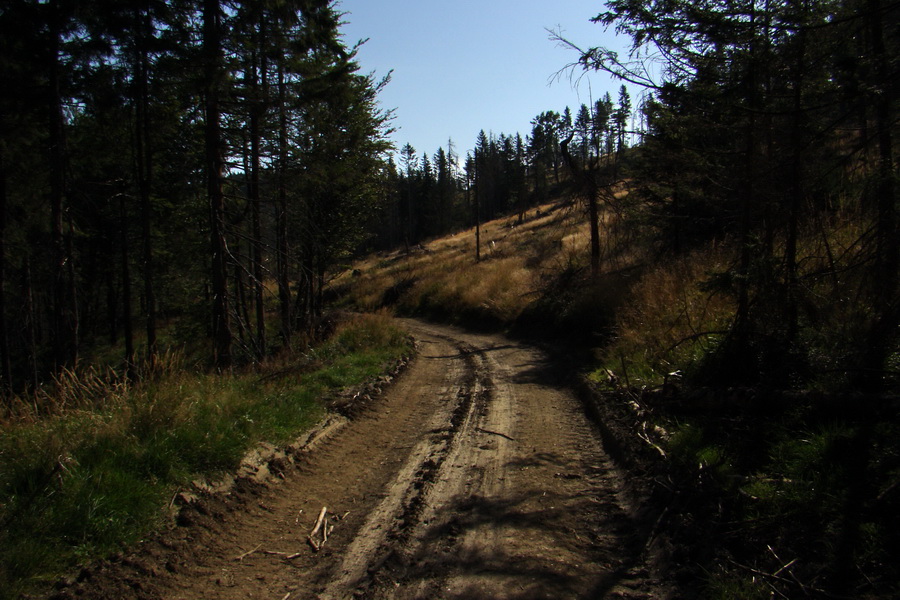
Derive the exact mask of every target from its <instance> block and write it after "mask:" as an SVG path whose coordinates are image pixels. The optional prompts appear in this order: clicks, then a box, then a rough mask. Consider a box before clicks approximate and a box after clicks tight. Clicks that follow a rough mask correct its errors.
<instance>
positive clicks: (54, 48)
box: [47, 0, 76, 369]
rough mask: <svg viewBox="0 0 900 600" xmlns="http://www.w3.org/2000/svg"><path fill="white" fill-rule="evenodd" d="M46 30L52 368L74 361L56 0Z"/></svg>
mask: <svg viewBox="0 0 900 600" xmlns="http://www.w3.org/2000/svg"><path fill="white" fill-rule="evenodd" d="M49 8H50V32H49V36H50V37H49V46H50V47H49V56H48V65H47V66H48V76H49V77H48V96H47V100H48V105H47V108H48V134H49V135H48V146H49V148H48V149H49V170H50V222H51V245H52V248H53V270H52V271H51V272H52V274H53V323H54V326H53V357H54V363H55V367H56V369H61V368H63V367H65V366H68V365H71V364H73V363H74V361H75V345H76V343H75V331H74V327H73V307H72V301H73V298H70V297H69V286H68V285H67V281H66V279H67V271H68V270H67V263H68V262H69V259H70V258H71V257H70V256H67V255H66V239H65V235H64V233H63V206H64V204H65V193H66V169H65V162H66V157H65V139H64V131H63V109H62V99H61V97H60V81H59V78H60V73H59V70H60V60H59V52H60V38H61V36H62V31H61V27H62V25H61V23H60V20H61V15H60V14H59V13H60V8H59V2H58V1H57V0H51V2H50V6H49Z"/></svg>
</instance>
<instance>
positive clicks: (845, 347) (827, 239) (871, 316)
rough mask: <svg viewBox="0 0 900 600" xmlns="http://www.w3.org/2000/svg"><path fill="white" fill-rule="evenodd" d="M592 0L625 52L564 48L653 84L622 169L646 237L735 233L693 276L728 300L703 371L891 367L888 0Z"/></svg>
mask: <svg viewBox="0 0 900 600" xmlns="http://www.w3.org/2000/svg"><path fill="white" fill-rule="evenodd" d="M607 9H608V10H607V12H604V13H602V14H600V15H599V16H598V17H597V18H596V22H598V23H600V24H603V25H606V26H610V27H615V28H616V30H617V31H619V32H621V33H625V34H629V35H630V36H631V37H632V38H633V41H634V47H633V50H634V51H633V52H632V53H631V54H630V56H631V57H632V58H631V59H628V60H625V59H621V58H620V56H619V55H618V54H616V53H615V52H613V51H609V50H606V49H603V48H592V49H587V50H583V51H582V52H581V55H580V65H581V66H582V67H584V68H585V69H603V70H606V71H609V72H611V73H613V74H615V75H617V76H618V77H620V78H622V79H623V80H626V81H630V82H632V83H634V84H636V85H641V86H643V87H645V88H647V89H648V90H649V91H650V92H651V100H650V102H648V103H647V104H646V108H645V117H646V123H647V131H646V133H645V136H644V143H643V145H642V148H641V149H640V152H639V157H640V161H639V162H638V163H637V164H635V165H634V170H633V171H632V173H631V176H632V177H634V182H635V184H636V185H635V189H636V192H638V193H637V194H635V195H634V196H633V197H634V198H635V199H636V200H638V201H639V202H640V205H641V210H642V214H643V215H644V216H645V218H646V220H647V222H649V223H650V224H651V225H652V232H653V233H654V235H655V239H656V242H657V244H658V248H659V249H660V251H662V252H663V253H665V254H668V255H672V254H673V253H674V254H675V255H679V254H684V253H685V252H688V251H689V250H690V249H692V248H695V247H697V246H698V245H700V244H707V243H709V242H710V241H711V240H718V241H719V242H720V243H725V244H726V245H728V247H730V248H735V249H736V250H735V254H734V261H733V264H732V267H731V268H730V269H729V270H728V271H727V272H724V273H718V274H714V275H711V277H710V280H709V282H708V287H709V292H710V293H711V294H725V295H727V296H729V297H730V298H732V299H733V301H734V303H735V306H736V312H735V316H734V321H733V323H732V324H731V326H730V329H729V331H728V332H727V336H726V337H725V338H724V341H722V342H720V343H718V344H716V345H715V348H714V351H713V352H712V355H711V357H710V359H709V361H708V363H707V364H708V367H709V368H708V369H706V370H705V371H704V372H702V373H700V374H698V376H700V378H701V380H703V381H708V382H719V383H728V384H734V383H744V384H758V383H765V384H767V385H797V384H802V382H804V381H808V380H809V379H810V377H811V376H812V375H813V373H814V372H815V373H816V374H817V375H818V376H820V377H821V376H822V375H823V373H831V375H830V378H831V379H832V380H834V381H843V382H844V385H851V386H853V387H854V388H856V389H870V390H874V389H879V388H882V387H883V386H884V385H886V384H887V382H888V381H892V380H894V381H895V380H896V372H897V361H896V359H897V341H898V325H900V295H898V265H900V235H898V214H897V148H896V133H897V124H898V110H897V93H898V86H900V63H898V61H897V57H898V56H900V19H898V13H900V5H898V4H897V3H895V2H884V1H882V0H799V1H794V0H791V1H783V2H782V1H775V2H771V1H766V2H760V1H757V0H739V1H727V2H719V1H716V2H711V1H700V2H693V1H691V2H680V1H678V2H669V1H651V2H649V3H647V2H643V3H635V2H632V1H630V0H611V1H609V2H608V3H607ZM647 56H653V57H656V59H659V60H660V61H661V62H656V63H650V62H644V61H643V59H642V57H647ZM656 74H660V76H661V78H662V80H661V81H659V80H657V79H656V77H655V75H656ZM720 334H721V332H718V331H716V332H704V331H698V332H697V336H698V338H700V337H703V336H708V337H709V338H710V339H715V338H716V337H717V336H719V335H720Z"/></svg>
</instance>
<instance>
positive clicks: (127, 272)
mask: <svg viewBox="0 0 900 600" xmlns="http://www.w3.org/2000/svg"><path fill="white" fill-rule="evenodd" d="M119 202H120V205H119V211H120V217H121V220H120V223H121V235H122V241H121V245H122V328H123V330H124V335H125V371H126V373H129V374H130V373H131V371H132V370H133V369H134V327H133V323H132V320H131V264H130V263H131V258H130V256H129V247H128V206H127V204H126V202H125V195H124V194H121V195H120V196H119Z"/></svg>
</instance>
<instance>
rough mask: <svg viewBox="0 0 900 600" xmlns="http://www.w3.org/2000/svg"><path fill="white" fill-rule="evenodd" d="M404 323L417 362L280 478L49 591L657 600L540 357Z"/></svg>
mask: <svg viewBox="0 0 900 600" xmlns="http://www.w3.org/2000/svg"><path fill="white" fill-rule="evenodd" d="M407 326H408V327H409V329H410V330H411V332H412V333H413V335H414V336H415V337H416V339H417V341H418V344H419V356H418V358H417V359H416V360H415V361H413V363H412V364H411V365H410V366H409V368H408V369H407V372H406V373H405V374H404V375H403V376H402V377H401V378H400V379H399V380H398V381H397V382H396V384H395V385H393V386H392V387H391V388H390V389H389V391H388V392H387V393H386V394H385V395H384V396H383V397H381V398H378V399H377V400H376V401H373V402H371V403H370V404H369V405H368V406H367V407H366V408H365V409H364V410H362V411H361V412H359V413H358V414H356V415H355V416H354V418H353V419H351V420H350V421H348V422H346V424H344V425H343V426H342V427H339V428H335V429H334V430H333V431H332V432H331V434H330V435H328V436H326V437H323V438H322V439H320V440H319V442H318V443H317V444H315V447H314V448H313V449H312V450H311V451H309V452H306V453H305V454H304V457H303V458H302V459H301V460H300V461H299V462H298V463H297V466H296V468H294V467H290V468H287V469H285V470H284V471H283V472H282V473H281V474H280V475H279V476H278V477H275V478H274V479H271V480H270V483H269V484H266V485H262V484H251V483H248V481H249V480H247V479H243V480H240V481H239V485H238V488H237V489H235V491H234V492H233V493H232V494H231V495H232V496H233V498H234V499H233V500H231V501H224V502H223V501H221V500H219V499H216V498H214V497H208V498H202V499H201V500H200V501H199V502H196V503H195V504H193V505H192V506H191V507H188V508H186V509H185V510H183V511H182V516H181V518H180V525H179V526H177V527H174V528H173V529H171V530H170V531H168V532H167V533H166V534H165V535H164V536H162V537H161V538H160V539H158V540H154V541H153V542H150V543H147V544H145V545H144V546H143V547H142V548H139V549H138V550H137V551H136V552H135V553H133V554H130V555H128V556H127V557H121V558H119V559H117V560H116V561H112V562H108V563H104V564H103V565H99V566H95V567H93V568H91V569H86V570H85V571H83V572H82V573H81V574H80V575H79V577H78V578H77V579H76V580H73V581H70V582H67V583H66V584H65V585H63V586H62V589H61V590H60V592H59V594H58V596H59V597H70V598H71V597H91V598H120V597H137V598H164V599H169V600H175V599H188V598H222V599H231V598H234V599H237V598H241V599H243V598H275V599H281V600H286V599H296V598H467V599H479V598H484V599H487V598H522V599H525V598H529V599H534V598H633V599H637V598H666V597H670V596H671V590H670V589H669V588H668V587H667V585H666V584H665V582H662V581H660V579H659V578H658V577H657V576H656V574H655V573H654V569H653V568H652V566H651V564H650V562H651V561H649V560H648V556H647V552H646V551H645V550H646V548H645V539H643V538H642V536H641V535H639V533H640V532H645V531H646V530H647V528H646V527H644V526H643V525H644V524H643V523H639V522H638V521H637V518H636V517H635V515H637V514H638V512H639V511H638V510H637V509H638V508H639V507H636V506H634V504H633V499H631V498H630V497H629V496H628V495H627V494H625V493H624V492H623V490H624V489H625V481H624V478H623V475H622V474H621V473H620V472H619V471H618V470H617V468H616V467H615V465H614V464H613V462H612V461H611V460H610V458H609V456H608V454H607V453H606V451H605V450H604V448H603V445H602V442H601V436H600V435H599V432H598V431H597V429H596V428H595V426H594V425H593V424H592V423H591V422H590V421H589V420H588V419H586V418H585V416H584V410H583V408H582V405H581V403H580V401H579V400H578V399H577V398H576V397H575V396H574V395H573V394H572V393H571V392H570V391H568V390H567V389H566V388H565V386H564V385H563V382H562V381H561V380H560V378H559V370H558V369H556V368H554V367H553V365H552V363H551V362H549V360H548V358H547V357H546V356H545V355H544V354H543V353H542V352H540V351H539V350H537V349H535V348H533V347H530V346H527V345H523V344H520V343H517V342H513V341H511V340H509V339H507V338H504V337H502V336H488V335H474V334H466V333H463V332H461V331H459V330H456V329H452V328H448V327H440V326H435V325H428V324H424V323H421V322H417V321H408V322H407ZM323 507H327V508H326V510H325V518H326V519H327V520H326V521H325V522H324V523H323V524H322V527H321V528H320V531H319V533H318V534H317V536H316V540H315V541H316V544H315V545H317V544H319V543H321V542H322V539H323V535H322V531H324V532H326V533H327V534H328V537H327V541H325V542H324V543H321V547H320V548H319V550H318V551H315V550H314V548H313V545H314V544H310V543H309V541H308V539H307V538H308V534H309V533H310V531H311V530H312V529H313V526H314V523H315V522H316V521H317V520H318V517H319V516H320V515H322V509H323Z"/></svg>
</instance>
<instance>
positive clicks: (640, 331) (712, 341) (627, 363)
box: [604, 245, 734, 387]
mask: <svg viewBox="0 0 900 600" xmlns="http://www.w3.org/2000/svg"><path fill="white" fill-rule="evenodd" d="M725 256H727V254H726V253H724V252H722V251H721V249H720V248H718V247H716V246H714V245H713V246H709V247H707V248H703V249H700V250H696V251H694V252H693V253H691V254H689V255H688V256H685V257H682V258H678V259H676V260H673V261H671V262H669V263H665V264H659V265H657V266H656V267H655V268H653V269H651V270H649V271H647V272H646V273H645V274H644V276H643V277H642V278H641V279H640V281H639V282H638V283H637V284H636V285H635V286H634V287H633V289H632V291H631V294H632V295H631V297H630V299H629V302H628V303H627V305H626V306H623V307H622V308H621V310H620V311H619V313H618V315H617V318H616V338H615V340H614V342H613V343H612V344H611V345H610V346H609V347H608V348H606V349H605V351H604V363H605V365H606V368H610V369H614V370H616V371H619V370H620V369H621V370H622V373H621V374H622V375H624V376H627V378H628V380H629V383H631V384H632V385H635V386H638V387H640V386H642V385H656V384H658V383H660V382H661V381H662V380H663V379H664V378H665V376H666V374H667V373H669V372H672V371H674V370H676V369H690V368H691V367H692V366H693V365H694V364H695V363H696V362H697V361H699V360H701V359H702V358H703V357H704V355H705V354H706V353H707V352H708V351H709V350H711V349H712V347H713V346H715V345H716V344H717V343H718V342H719V341H720V340H721V339H722V338H723V336H724V334H725V332H726V331H727V330H728V328H729V327H730V325H731V321H732V319H733V317H734V300H733V298H731V297H730V296H728V295H726V294H724V293H721V292H717V291H710V290H707V289H704V286H703V282H705V281H707V280H708V279H709V277H710V276H711V275H712V274H714V273H721V272H723V271H724V270H726V269H727V267H728V266H729V265H728V263H727V262H726V261H725V258H724V257H725Z"/></svg>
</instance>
